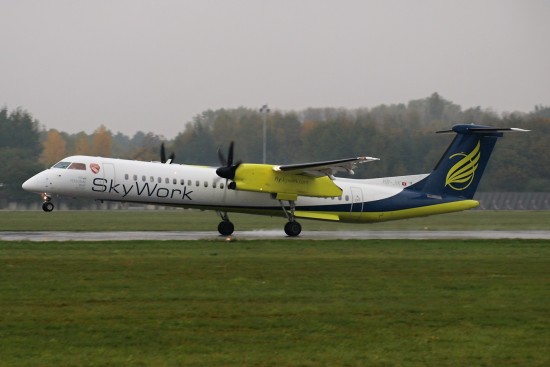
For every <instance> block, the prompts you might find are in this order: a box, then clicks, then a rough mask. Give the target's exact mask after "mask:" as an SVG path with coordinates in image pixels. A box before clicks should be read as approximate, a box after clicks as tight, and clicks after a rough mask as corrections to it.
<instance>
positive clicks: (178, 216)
mask: <svg viewBox="0 0 550 367" xmlns="http://www.w3.org/2000/svg"><path fill="white" fill-rule="evenodd" d="M230 218H231V220H232V221H233V222H234V223H235V230H236V231H240V230H253V229H281V231H282V228H283V226H284V224H285V222H286V219H284V218H281V217H274V218H271V217H263V216H257V215H247V214H230ZM219 221H220V219H219V217H218V216H217V215H216V213H215V212H211V211H208V212H203V211H198V210H182V209H180V210H158V211H156V210H155V211H151V210H145V211H144V210H142V211H135V210H134V211H127V210H126V211H124V210H111V211H53V212H51V213H44V212H42V211H0V231H67V230H69V231H190V230H193V231H215V230H216V229H217V226H218V223H219ZM300 222H301V223H302V226H303V229H304V230H365V229H368V230H373V231H376V230H426V229H428V230H480V229H485V230H489V229H490V230H550V211H485V210H484V211H466V212H460V213H453V214H444V215H436V216H431V217H424V218H415V219H409V220H400V221H395V222H385V223H376V224H346V223H332V222H320V221H312V220H303V219H300Z"/></svg>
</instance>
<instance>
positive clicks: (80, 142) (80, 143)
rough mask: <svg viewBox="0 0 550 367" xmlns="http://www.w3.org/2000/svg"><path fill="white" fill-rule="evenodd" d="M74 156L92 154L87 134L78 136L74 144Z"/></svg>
mask: <svg viewBox="0 0 550 367" xmlns="http://www.w3.org/2000/svg"><path fill="white" fill-rule="evenodd" d="M74 154H76V155H89V154H90V144H89V143H88V135H86V134H85V133H83V132H82V133H79V134H78V135H77V136H76V140H75V143H74Z"/></svg>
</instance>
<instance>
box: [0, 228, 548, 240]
mask: <svg viewBox="0 0 550 367" xmlns="http://www.w3.org/2000/svg"><path fill="white" fill-rule="evenodd" d="M231 237H233V238H235V239H242V240H257V239H287V240H300V239H305V240H308V239H309V240H330V239H411V240H423V239H506V238H510V239H546V240H547V239H550V231H346V232H340V231H303V232H302V234H301V235H300V236H299V237H293V238H291V237H287V236H286V235H285V233H284V232H283V231H282V230H258V231H237V232H235V233H234V234H233V235H232V236H231ZM201 239H207V240H217V239H218V240H219V239H221V240H223V239H226V237H224V236H220V235H219V234H218V232H213V231H205V232H171V231H162V232H161V231H158V232H0V240H1V241H36V242H45V241H131V240H158V241H167V240H177V241H192V240H201Z"/></svg>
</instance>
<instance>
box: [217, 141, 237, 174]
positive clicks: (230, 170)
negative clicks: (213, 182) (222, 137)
mask: <svg viewBox="0 0 550 367" xmlns="http://www.w3.org/2000/svg"><path fill="white" fill-rule="evenodd" d="M234 146H235V143H234V142H233V141H232V142H231V143H229V151H228V152H227V159H225V157H224V155H223V153H222V152H221V150H220V149H219V148H218V158H219V160H220V164H221V165H222V167H219V168H218V169H216V174H217V175H218V176H220V177H222V178H225V179H226V180H233V179H234V178H235V172H236V171H237V168H239V166H240V165H241V163H242V162H241V161H238V162H237V163H235V164H233V149H234Z"/></svg>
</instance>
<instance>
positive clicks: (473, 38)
mask: <svg viewBox="0 0 550 367" xmlns="http://www.w3.org/2000/svg"><path fill="white" fill-rule="evenodd" d="M433 92H438V93H439V94H440V95H441V96H443V97H444V98H446V99H447V100H450V101H452V102H454V103H457V104H459V105H461V106H462V107H463V108H469V107H475V106H481V107H482V108H491V109H493V110H494V111H496V112H499V113H501V112H513V111H523V112H529V111H532V110H533V108H534V106H535V105H537V104H544V105H550V1H548V0H546V1H545V0H532V1H531V0H517V1H506V0H474V1H469V0H461V1H443V0H423V1H422V0H418V1H412V0H396V1H391V0H390V1H382V0H380V1H368V0H359V1H351V0H350V1H346V0H337V1H332V0H315V1H306V0H303V1H300V0H292V1H290V0H288V1H286V0H274V1H270V0H256V1H252V0H250V1H247V0H238V1H205V0H200V1H199V0H197V1H183V0H181V1H161V0H158V1H141V0H120V1H118V0H109V1H107V0H105V1H101V0H93V1H92V0H90V1H77V0H66V1H60V0H48V1H44V0H36V1H30V0H1V1H0V107H8V109H10V110H12V109H15V108H17V107H22V108H24V109H26V110H27V111H29V112H30V113H31V114H33V116H34V117H35V118H37V119H38V120H39V121H40V122H41V123H42V124H43V125H45V127H46V128H47V129H49V128H55V129H58V130H61V131H66V132H69V133H74V132H78V131H82V130H84V131H86V132H88V133H90V132H92V131H93V130H95V129H96V128H97V127H98V126H99V125H100V124H104V125H106V126H107V127H108V128H109V129H111V130H112V131H113V132H117V131H121V132H123V133H125V134H128V135H130V136H132V135H133V134H134V133H135V132H136V131H138V130H141V131H145V132H148V131H152V132H154V133H156V134H162V135H164V136H165V137H167V138H173V137H174V136H175V135H176V134H177V133H178V132H180V131H182V130H183V129H184V127H185V123H186V122H188V121H191V119H192V118H193V116H195V115H197V114H199V113H201V112H203V111H204V110H206V109H218V108H235V107H239V106H244V107H250V108H257V107H260V106H261V105H262V104H264V103H269V105H270V107H271V108H272V109H278V110H282V111H288V110H301V109H305V108H307V107H348V108H357V107H374V106H377V105H380V104H392V103H407V102H408V101H409V100H411V99H419V98H425V97H428V96H429V95H430V94H432V93H433Z"/></svg>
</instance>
